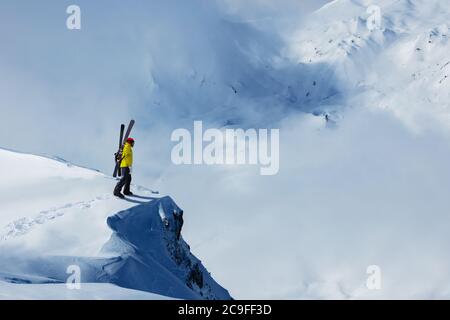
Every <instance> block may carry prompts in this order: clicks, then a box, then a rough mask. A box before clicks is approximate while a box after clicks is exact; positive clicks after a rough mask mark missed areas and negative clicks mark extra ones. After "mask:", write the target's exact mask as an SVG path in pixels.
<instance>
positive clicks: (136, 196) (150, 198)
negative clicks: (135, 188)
mask: <svg viewBox="0 0 450 320" xmlns="http://www.w3.org/2000/svg"><path fill="white" fill-rule="evenodd" d="M131 197H133V198H137V199H144V200H156V199H159V198H155V197H144V196H139V195H136V194H134V195H132V196H131Z"/></svg>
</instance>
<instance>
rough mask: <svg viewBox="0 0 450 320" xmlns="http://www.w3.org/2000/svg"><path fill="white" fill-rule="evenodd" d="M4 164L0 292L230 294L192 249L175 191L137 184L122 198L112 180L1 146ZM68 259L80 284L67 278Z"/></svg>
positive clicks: (188, 296)
mask: <svg viewBox="0 0 450 320" xmlns="http://www.w3.org/2000/svg"><path fill="white" fill-rule="evenodd" d="M11 164H13V165H11ZM0 165H2V166H3V167H8V168H9V170H8V172H7V173H6V175H5V178H4V179H3V181H2V183H1V184H0V193H1V194H2V210H1V213H0V223H1V226H0V298H6V299H8V298H34V299H46V298H49V299H52V298H55V297H59V298H75V299H80V298H81V299H90V298H106V299H127V298H129V299H161V298H164V297H172V298H179V299H230V298H231V297H230V295H229V294H228V292H227V291H226V290H225V289H223V288H222V287H221V286H220V285H218V284H217V283H216V282H215V281H214V279H213V278H212V277H211V275H210V274H209V273H208V272H207V270H206V269H205V267H204V266H203V265H202V263H201V261H200V260H198V259H197V258H196V257H195V256H194V255H193V254H192V253H191V252H190V248H189V245H188V244H187V243H186V242H185V241H184V240H183V237H182V236H181V228H182V225H183V211H182V210H181V209H180V208H179V207H178V206H177V205H176V204H175V203H174V202H173V200H172V199H171V198H170V197H167V196H159V194H157V193H155V192H152V191H151V190H149V189H146V188H143V187H139V186H134V191H135V193H136V194H138V195H136V196H134V197H130V198H128V199H127V201H123V200H118V199H117V198H115V197H113V196H112V195H111V190H112V188H113V187H114V184H115V180H114V179H112V178H110V177H108V176H105V175H103V174H101V173H100V172H97V171H94V170H90V169H85V168H80V167H77V166H74V165H72V164H70V163H68V162H65V161H63V160H61V159H50V158H46V157H42V156H34V155H30V154H23V153H16V152H12V151H7V150H3V149H0ZM70 266H71V268H73V266H76V267H78V268H79V270H80V272H81V273H80V276H81V282H82V283H81V288H80V290H69V289H67V288H66V286H65V285H64V283H65V282H66V281H67V279H68V278H69V276H70V270H72V269H69V273H68V267H70ZM136 290H139V291H136ZM158 295H160V296H161V297H160V296H158ZM162 296H164V297H162Z"/></svg>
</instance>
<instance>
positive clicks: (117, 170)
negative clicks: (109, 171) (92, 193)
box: [113, 120, 135, 178]
mask: <svg viewBox="0 0 450 320" xmlns="http://www.w3.org/2000/svg"><path fill="white" fill-rule="evenodd" d="M134 122H135V121H134V120H131V121H130V124H129V125H128V128H127V131H126V132H125V125H124V124H122V125H120V137H119V150H118V151H117V152H116V153H115V154H114V159H115V161H116V166H115V167H114V172H113V177H114V178H115V177H117V175H119V177H120V176H121V172H120V162H121V161H122V150H123V147H124V145H125V142H126V141H127V139H128V138H129V137H130V133H131V130H132V129H133V126H134ZM124 132H125V136H124Z"/></svg>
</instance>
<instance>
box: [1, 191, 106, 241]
mask: <svg viewBox="0 0 450 320" xmlns="http://www.w3.org/2000/svg"><path fill="white" fill-rule="evenodd" d="M110 198H111V196H110V195H109V194H104V195H101V196H97V197H95V199H91V200H87V201H79V202H75V203H68V204H65V205H63V206H61V207H52V208H50V209H47V210H43V211H41V212H39V214H38V215H37V216H35V217H34V218H28V217H23V218H20V219H17V220H14V221H13V222H11V223H8V224H7V225H6V226H5V227H3V231H2V232H0V242H1V241H6V240H8V239H10V238H15V237H19V236H23V235H25V234H27V233H28V232H30V231H32V230H33V229H34V227H36V226H37V225H41V224H44V223H47V222H49V221H52V220H54V219H56V218H59V217H62V216H64V215H65V214H66V213H67V210H69V209H73V208H75V209H82V210H87V209H90V208H91V207H92V205H93V204H94V203H95V202H97V201H102V200H108V199H110Z"/></svg>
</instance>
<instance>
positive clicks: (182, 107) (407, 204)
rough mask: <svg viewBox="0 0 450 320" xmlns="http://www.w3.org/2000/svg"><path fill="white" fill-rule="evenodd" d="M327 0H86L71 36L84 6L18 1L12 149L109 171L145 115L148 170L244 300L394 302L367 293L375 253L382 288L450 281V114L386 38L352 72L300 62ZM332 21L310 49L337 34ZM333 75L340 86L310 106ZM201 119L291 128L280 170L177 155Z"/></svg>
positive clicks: (142, 179)
mask: <svg viewBox="0 0 450 320" xmlns="http://www.w3.org/2000/svg"><path fill="white" fill-rule="evenodd" d="M341 2H342V3H346V1H341ZM347 2H348V1H347ZM360 2H364V1H360ZM382 2H383V3H384V2H389V1H382ZM434 2H439V1H434ZM324 3H326V1H322V2H321V1H290V0H289V1H288V0H286V1H276V2H275V1H268V0H252V1H245V2H244V1H238V0H217V1H209V2H207V1H200V0H198V1H191V2H187V1H151V2H149V1H134V2H133V5H130V4H129V3H128V2H127V3H124V2H123V1H96V2H95V3H93V2H92V1H78V2H77V4H78V5H80V7H81V10H82V30H80V31H69V30H67V29H66V28H65V19H66V17H67V15H66V14H65V9H66V7H67V5H69V4H72V2H68V1H41V2H39V3H36V2H33V3H25V2H12V1H9V2H6V1H3V2H2V3H1V4H0V21H2V22H1V23H2V25H5V26H7V27H6V28H5V27H2V28H0V39H2V42H3V43H4V45H3V46H2V50H1V51H0V75H1V76H0V90H1V91H0V111H2V114H3V115H4V116H3V119H4V121H3V122H4V123H3V124H2V126H0V135H1V136H2V137H3V139H2V145H1V147H5V148H12V149H15V150H20V151H25V152H31V153H39V154H42V153H45V154H51V155H58V156H60V157H63V158H65V159H67V160H69V161H71V162H74V163H77V164H81V165H84V166H87V167H92V168H96V169H100V170H101V171H103V172H106V173H109V171H112V169H113V153H114V152H115V151H116V150H115V149H116V144H117V136H118V130H119V126H120V123H122V122H128V121H129V119H131V118H134V119H136V121H137V122H136V128H135V130H134V132H133V136H134V137H135V138H136V147H135V159H136V163H135V168H134V173H133V174H134V179H135V180H134V181H136V183H138V184H141V185H144V186H148V187H151V188H156V189H158V190H160V191H161V192H162V193H164V194H169V195H170V196H172V197H173V199H174V200H175V201H176V202H177V204H178V205H179V206H180V207H181V208H183V209H184V211H185V226H184V231H183V232H184V237H185V239H186V241H187V242H188V243H189V244H190V245H191V248H192V250H193V252H194V254H196V256H198V257H199V258H200V259H201V260H202V261H203V262H204V265H205V266H206V267H207V268H208V269H209V270H210V271H211V272H212V274H213V277H214V278H215V279H216V280H218V281H219V283H221V284H222V285H223V286H224V287H225V288H227V289H229V291H230V293H231V295H232V296H234V297H236V298H294V299H296V298H316V297H319V298H323V297H328V298H329V297H332V298H333V297H334V298H348V297H358V296H364V297H379V296H377V295H376V294H378V293H373V292H367V291H365V286H364V284H365V279H366V277H367V274H366V267H367V266H368V265H371V264H378V265H381V266H382V267H383V270H385V271H386V273H387V275H386V278H387V280H386V281H387V283H386V290H387V291H384V292H381V293H380V294H381V296H384V297H401V296H402V294H404V293H405V292H408V294H410V296H412V297H414V296H415V295H417V296H421V295H427V296H433V295H436V296H439V295H442V294H445V293H446V292H447V293H448V288H447V287H445V286H443V285H441V284H442V283H446V282H447V283H448V281H447V280H448V279H447V278H448V277H447V276H446V275H445V272H443V270H445V269H446V268H447V269H448V267H449V262H450V260H449V257H448V252H450V251H449V250H448V245H447V244H446V243H448V241H447V242H446V240H447V238H446V232H447V230H446V229H445V226H446V225H447V224H448V218H447V211H448V210H447V209H448V207H449V203H448V200H447V198H448V197H447V196H446V194H447V193H448V190H449V189H450V185H449V181H450V179H449V178H450V170H448V169H447V163H449V160H450V148H449V144H448V141H449V131H448V129H447V128H448V125H447V123H446V122H445V121H444V120H442V119H446V118H445V117H447V115H446V114H447V113H446V111H445V112H444V111H442V114H441V113H434V109H431V108H425V107H424V105H425V106H428V105H427V104H423V102H422V100H421V99H422V96H421V93H422V91H420V90H419V89H418V87H414V86H412V87H410V88H406V89H405V88H404V87H403V86H401V85H400V84H402V83H405V81H404V80H405V79H409V77H410V74H411V73H413V72H414V71H416V70H415V69H414V70H413V66H417V64H416V63H417V61H416V60H414V59H415V58H414V59H413V58H411V59H412V60H411V63H410V67H411V68H412V69H411V70H410V69H407V68H406V67H405V68H406V69H401V66H400V65H399V64H398V63H396V61H397V60H395V57H396V55H395V54H397V53H398V52H400V53H403V52H404V51H403V50H405V49H404V48H403V47H402V48H400V49H401V50H397V51H395V52H394V53H395V54H393V53H392V52H388V53H386V54H385V55H384V56H383V55H381V54H380V55H379V54H378V52H377V51H376V50H377V48H378V47H382V46H383V45H385V43H381V44H380V43H377V42H376V39H372V38H371V39H370V40H371V42H370V44H371V45H370V46H369V48H368V49H367V48H366V47H364V48H363V49H364V50H362V55H361V56H358V55H356V54H355V61H357V62H358V63H357V64H356V66H357V68H351V66H349V65H346V64H344V66H343V67H342V70H341V71H342V73H343V74H346V75H347V78H345V77H338V74H337V73H327V70H328V69H327V65H326V62H317V63H314V64H313V65H312V66H308V65H303V64H301V63H299V61H298V60H296V58H298V57H300V58H303V56H302V54H303V53H304V52H305V51H307V50H308V48H309V47H308V46H309V43H308V46H307V45H303V44H304V43H305V42H303V41H298V43H296V39H298V38H300V39H302V32H305V31H304V29H303V28H302V26H303V23H304V21H306V20H307V18H308V17H310V15H311V13H312V12H313V10H315V9H317V8H319V7H320V6H321V5H322V4H324ZM355 3H356V2H355ZM337 9H339V8H337ZM357 10H359V11H361V14H364V12H365V10H364V6H359V7H356V9H354V11H357ZM342 11H344V13H342ZM342 11H338V10H337V11H335V12H336V14H339V15H341V14H343V15H345V14H350V13H353V12H354V11H348V12H347V11H345V10H342ZM359 11H358V12H359ZM411 16H413V15H411ZM327 18H328V19H329V21H332V22H330V23H333V22H334V19H335V16H333V15H330V16H328V17H327ZM425 20H426V21H430V23H431V21H433V19H425ZM392 21H400V22H402V23H403V22H404V21H403V20H402V19H398V20H395V19H393V20H392ZM406 22H408V21H406ZM332 25H333V24H332ZM354 25H357V24H351V26H350V27H348V28H347V26H346V25H341V24H339V21H337V22H336V24H335V25H333V26H334V28H328V29H327V30H330V32H331V33H333V32H337V33H339V32H340V31H341V30H344V31H345V32H346V31H347V30H348V29H351V28H353V27H354ZM404 25H405V26H407V23H405V24H404ZM357 26H358V25H357ZM325 27H328V25H325ZM326 32H328V31H325V33H324V34H326V36H324V37H322V34H320V35H315V37H313V40H311V41H312V42H311V43H313V41H323V42H325V43H326V44H328V43H329V41H330V39H329V38H327V37H328V36H329V34H328V33H326ZM307 35H308V34H307ZM406 36H407V35H406ZM405 38H407V37H405ZM414 39H416V38H414ZM302 40H303V39H302ZM372 40H373V41H372ZM305 41H306V40H305ZM414 41H415V40H414ZM348 42H349V43H351V41H350V40H349V41H348ZM299 43H300V44H299ZM425 43H426V41H425ZM414 45H415V42H413V41H412V42H411V43H410V44H409V43H408V46H407V48H409V46H411V47H413V46H414ZM421 45H422V44H421ZM312 48H314V47H312ZM394 49H395V48H394ZM370 50H373V51H374V52H375V53H373V52H372V51H370ZM430 51H431V50H430ZM286 52H288V53H289V54H285V53H286ZM436 52H446V51H445V50H436ZM366 54H367V56H365V55H366ZM368 54H373V55H370V57H371V58H373V59H374V60H373V61H372V60H371V62H370V63H368V62H367V60H368V59H367V57H368V56H369V55H368ZM349 56H351V54H349ZM378 56H380V60H376V59H375V57H378ZM402 56H403V55H402ZM393 57H394V58H393ZM419 60H420V59H419ZM421 61H422V62H423V61H425V62H426V61H427V60H426V59H425V58H423V59H422V60H421ZM372 62H373V64H372ZM412 62H414V63H412ZM371 66H375V67H373V68H371ZM397 68H398V69H397ZM423 69H424V68H423ZM386 75H389V76H386ZM317 77H320V80H321V81H322V80H324V81H323V82H326V85H327V86H322V85H321V84H319V85H320V87H321V88H322V91H320V92H315V91H311V92H312V93H313V94H317V95H318V98H314V99H317V100H314V99H313V100H312V101H311V99H310V98H308V97H306V95H305V92H306V91H308V90H309V89H310V88H309V87H307V85H309V86H312V83H313V80H315V79H316V78H317ZM363 80H364V81H366V80H367V83H362V82H360V81H363ZM347 81H348V83H347ZM424 82H425V83H427V81H425V80H424ZM428 82H429V81H428ZM306 83H307V84H306ZM349 83H350V84H351V85H353V86H354V87H355V88H356V89H357V90H359V91H351V92H350V93H351V94H349V93H348V92H347V95H346V94H342V95H336V96H337V97H338V98H336V100H335V101H332V102H333V103H332V105H331V104H330V106H327V107H330V108H331V107H333V108H337V110H339V112H338V124H337V126H335V127H333V128H330V127H328V126H327V125H326V123H325V120H324V118H323V117H321V116H316V115H313V114H317V112H316V111H317V110H315V109H314V107H315V102H317V101H318V100H320V99H323V98H325V97H327V96H329V95H330V94H333V93H335V92H336V91H339V90H341V91H342V89H343V88H345V86H346V85H347V84H349ZM355 83H356V85H355ZM408 83H409V82H408ZM364 85H367V86H366V87H365V86H364ZM233 88H234V89H236V91H237V92H238V93H237V94H236V93H235V92H234V90H233ZM361 88H362V89H361ZM366 88H371V89H373V90H368V94H367V95H366V94H362V93H361V91H362V90H363V89H366ZM419 88H420V87H419ZM431 89H433V90H434V89H435V87H432V88H431ZM311 90H314V89H311ZM403 90H405V91H403ZM396 91H398V94H395V92H396ZM299 92H300V93H299ZM308 92H309V91H308ZM380 92H381V93H383V94H384V93H385V94H384V95H383V94H380ZM405 92H406V93H407V94H405ZM431 93H432V94H434V91H432V92H431ZM430 96H431V94H430ZM435 96H436V95H435ZM373 97H376V98H373ZM405 97H408V98H405ZM409 97H414V99H409ZM377 99H378V100H377ZM405 100H406V101H405ZM374 101H381V102H380V103H379V104H380V105H383V108H379V106H378V103H374ZM412 101H414V103H413V102H412ZM386 105H388V106H389V107H392V109H389V108H387V107H386V108H384V107H385V106H386ZM363 107H364V108H363ZM319 111H320V110H319ZM194 120H203V121H204V122H205V125H206V126H207V127H221V126H223V125H224V124H225V123H234V124H236V125H237V126H240V127H243V128H251V127H258V128H260V127H262V128H280V137H281V138H280V139H281V143H280V152H281V153H280V172H279V174H278V175H276V176H271V177H264V176H260V175H259V170H258V168H255V167H247V166H245V167H239V166H225V167H214V166H213V167H209V166H174V165H172V164H171V162H170V151H171V147H172V143H171V142H170V134H171V132H172V131H173V130H174V129H177V128H188V129H190V128H191V127H192V125H193V121H194ZM430 216H432V217H433V218H430ZM417 252H419V253H420V259H418V258H417V256H418V254H417ZM411 279H417V281H411ZM446 290H447V291H446Z"/></svg>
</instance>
